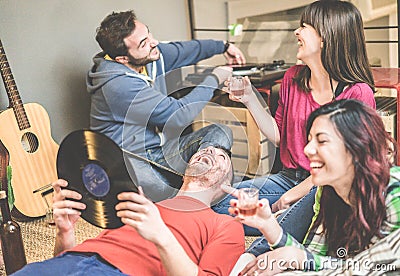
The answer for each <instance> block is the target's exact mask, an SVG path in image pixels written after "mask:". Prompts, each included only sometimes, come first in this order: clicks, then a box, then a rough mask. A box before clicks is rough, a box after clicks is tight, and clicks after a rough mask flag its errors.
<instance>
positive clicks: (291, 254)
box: [240, 246, 304, 276]
mask: <svg viewBox="0 0 400 276" xmlns="http://www.w3.org/2000/svg"><path fill="white" fill-rule="evenodd" d="M303 263H304V252H303V251H302V250H301V249H299V248H295V247H292V246H285V247H280V248H277V249H274V250H272V251H269V252H267V253H264V254H261V255H260V256H258V257H257V259H255V260H253V261H251V262H250V263H248V264H247V265H246V266H245V268H244V269H243V270H242V271H241V272H240V275H259V276H261V275H275V274H278V273H281V272H284V271H286V270H288V269H290V270H298V269H303Z"/></svg>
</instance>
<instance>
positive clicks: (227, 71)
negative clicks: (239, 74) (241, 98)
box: [212, 66, 233, 84]
mask: <svg viewBox="0 0 400 276" xmlns="http://www.w3.org/2000/svg"><path fill="white" fill-rule="evenodd" d="M232 71H233V69H232V68H231V67H229V66H218V67H215V68H214V70H213V71H212V73H213V74H214V75H215V76H216V77H217V78H218V81H219V84H221V83H224V82H225V81H226V80H227V79H229V78H230V77H231V76H232Z"/></svg>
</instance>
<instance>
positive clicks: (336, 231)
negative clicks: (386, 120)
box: [307, 100, 392, 255]
mask: <svg viewBox="0 0 400 276" xmlns="http://www.w3.org/2000/svg"><path fill="white" fill-rule="evenodd" d="M321 115H329V119H330V121H331V122H332V124H333V125H334V127H335V129H336V131H337V132H338V133H339V135H340V136H341V138H342V140H343V143H344V145H345V148H346V150H347V152H349V153H350V154H351V155H352V157H353V165H354V170H355V177H354V180H353V183H352V186H351V190H350V196H349V198H350V201H351V206H349V205H348V204H346V203H345V202H344V201H343V200H342V198H340V197H339V196H338V195H337V193H336V192H335V190H334V189H333V188H332V187H331V186H324V188H323V191H322V196H321V199H320V212H319V214H318V217H317V220H316V222H315V223H314V225H313V229H316V228H317V227H318V225H322V226H323V231H324V233H325V235H326V240H327V245H328V252H329V253H330V255H334V253H335V252H336V250H337V249H338V248H339V247H344V248H346V249H347V250H348V252H349V253H350V255H352V253H353V254H355V253H356V252H359V251H361V250H363V249H365V247H367V246H368V245H369V244H370V242H371V239H372V237H373V236H378V237H380V236H381V233H380V228H381V226H382V224H383V221H384V219H385V217H386V207H385V191H386V188H387V185H388V183H389V178H390V166H391V164H390V161H389V160H388V158H387V153H388V149H389V143H388V142H389V141H392V140H391V138H390V136H389V134H388V133H387V132H386V131H385V127H384V125H383V122H382V119H381V117H380V116H379V115H378V114H377V113H376V111H375V110H373V109H372V108H370V107H368V106H366V105H364V104H363V103H361V102H359V101H357V100H339V101H334V102H332V103H329V104H327V105H324V106H322V107H321V108H319V109H317V110H315V111H314V112H313V113H311V115H310V117H309V119H308V121H307V135H308V134H309V133H310V129H311V127H312V124H313V122H314V120H315V119H316V118H317V117H319V116H321Z"/></svg>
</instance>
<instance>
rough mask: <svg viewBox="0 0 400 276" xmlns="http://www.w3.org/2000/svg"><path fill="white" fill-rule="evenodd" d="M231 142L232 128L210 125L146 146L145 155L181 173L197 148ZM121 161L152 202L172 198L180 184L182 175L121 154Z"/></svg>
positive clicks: (228, 147) (223, 145) (224, 145)
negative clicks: (157, 144)
mask: <svg viewBox="0 0 400 276" xmlns="http://www.w3.org/2000/svg"><path fill="white" fill-rule="evenodd" d="M232 141H233V138H232V130H231V129H230V128H229V127H227V126H224V125H219V124H213V125H209V126H206V127H204V128H201V129H199V130H197V131H195V132H192V133H189V134H187V135H184V136H181V137H179V138H176V139H172V140H168V141H166V142H165V144H164V145H163V146H160V147H157V148H151V149H147V151H146V158H147V159H149V160H151V161H154V162H156V163H157V164H160V165H163V166H165V167H167V168H170V169H172V170H174V171H176V172H179V173H181V174H182V175H183V174H184V172H185V169H186V166H187V162H188V161H189V160H190V158H191V157H192V155H193V154H194V153H196V152H197V151H198V150H200V149H203V148H206V147H209V146H215V147H221V148H224V149H227V150H230V149H231V147H232ZM125 164H126V166H127V169H128V172H129V174H130V176H131V177H132V179H133V181H134V182H135V184H136V185H138V186H142V188H143V191H144V193H145V194H146V196H147V197H149V198H150V199H152V200H153V201H154V202H158V201H161V200H164V199H166V198H170V197H173V196H174V195H176V193H177V192H178V190H179V188H180V186H181V185H182V177H180V176H177V175H176V174H174V173H171V172H169V171H166V170H164V169H160V168H157V167H156V166H155V165H151V164H150V163H149V162H147V161H143V160H141V159H138V158H134V157H129V158H126V157H125Z"/></svg>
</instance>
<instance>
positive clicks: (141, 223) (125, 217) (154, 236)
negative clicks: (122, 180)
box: [115, 187, 169, 245]
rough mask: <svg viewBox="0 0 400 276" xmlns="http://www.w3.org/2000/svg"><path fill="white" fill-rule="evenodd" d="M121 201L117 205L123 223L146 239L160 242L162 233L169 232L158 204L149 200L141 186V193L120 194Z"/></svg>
mask: <svg viewBox="0 0 400 276" xmlns="http://www.w3.org/2000/svg"><path fill="white" fill-rule="evenodd" d="M118 200H120V202H119V203H118V204H117V205H116V206H115V209H116V210H117V216H118V217H120V218H121V221H122V223H124V224H126V225H129V226H132V227H133V228H135V230H136V231H137V232H138V233H139V234H140V235H141V236H142V237H143V238H145V239H146V240H149V241H151V242H153V243H154V244H156V245H157V244H158V243H160V242H161V241H162V238H163V237H162V236H163V235H162V234H163V233H166V232H169V229H168V228H167V226H166V225H165V223H164V221H163V220H162V218H161V215H160V212H159V211H158V208H157V207H156V205H155V204H154V203H153V202H151V201H150V200H148V199H147V198H146V197H145V196H144V194H143V190H142V188H141V187H139V194H137V193H135V192H123V193H120V194H119V195H118Z"/></svg>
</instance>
